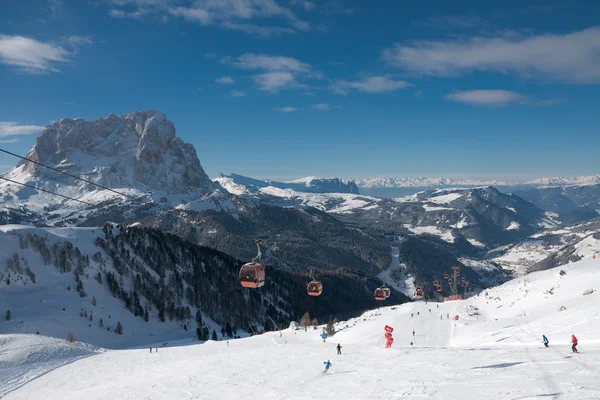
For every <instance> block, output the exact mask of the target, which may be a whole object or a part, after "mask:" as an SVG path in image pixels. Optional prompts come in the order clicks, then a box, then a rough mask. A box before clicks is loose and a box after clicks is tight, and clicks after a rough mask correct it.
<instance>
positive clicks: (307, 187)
mask: <svg viewBox="0 0 600 400" xmlns="http://www.w3.org/2000/svg"><path fill="white" fill-rule="evenodd" d="M215 182H218V183H219V184H220V185H221V186H222V187H223V188H225V189H226V190H227V191H228V192H229V193H232V194H237V195H241V194H249V193H255V192H258V191H261V189H265V188H269V187H272V188H277V189H283V190H287V189H290V190H293V191H296V192H305V193H350V194H358V186H356V183H355V182H354V181H352V180H350V181H343V180H341V179H339V178H316V177H314V176H310V177H306V178H301V179H296V180H293V181H288V182H276V181H270V180H260V179H253V178H248V177H246V176H242V175H237V174H230V175H224V174H219V176H218V177H217V178H215Z"/></svg>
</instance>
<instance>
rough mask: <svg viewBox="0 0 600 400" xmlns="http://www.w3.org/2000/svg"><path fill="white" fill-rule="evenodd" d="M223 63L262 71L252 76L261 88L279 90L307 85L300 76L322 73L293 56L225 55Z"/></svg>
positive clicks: (305, 76) (307, 76) (266, 90)
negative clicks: (302, 82) (300, 80)
mask: <svg viewBox="0 0 600 400" xmlns="http://www.w3.org/2000/svg"><path fill="white" fill-rule="evenodd" d="M221 63H223V64H229V65H231V66H233V67H234V68H238V69H244V70H249V71H261V72H262V73H260V74H255V75H252V76H251V78H252V80H253V81H254V83H255V84H256V85H257V86H258V89H259V90H262V91H265V92H273V93H274V92H277V91H279V90H282V89H290V88H297V87H305V86H306V85H303V84H301V83H299V82H298V79H300V78H319V77H321V74H320V73H319V72H318V71H315V70H314V69H313V68H312V66H311V65H310V64H307V63H304V62H302V61H300V60H297V59H295V58H292V57H284V56H274V55H268V54H253V53H246V54H243V55H241V56H239V57H236V58H232V57H224V58H222V59H221Z"/></svg>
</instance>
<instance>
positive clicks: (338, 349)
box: [337, 343, 342, 354]
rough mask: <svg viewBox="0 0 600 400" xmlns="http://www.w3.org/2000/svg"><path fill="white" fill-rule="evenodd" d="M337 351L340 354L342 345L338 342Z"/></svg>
mask: <svg viewBox="0 0 600 400" xmlns="http://www.w3.org/2000/svg"><path fill="white" fill-rule="evenodd" d="M337 353H338V354H342V346H340V344H339V343H338V345H337Z"/></svg>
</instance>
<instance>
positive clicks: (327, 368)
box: [323, 360, 332, 373]
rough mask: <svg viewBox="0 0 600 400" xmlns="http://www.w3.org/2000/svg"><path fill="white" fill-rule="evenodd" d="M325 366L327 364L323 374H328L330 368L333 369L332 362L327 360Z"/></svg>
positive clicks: (324, 362)
mask: <svg viewBox="0 0 600 400" xmlns="http://www.w3.org/2000/svg"><path fill="white" fill-rule="evenodd" d="M323 364H325V370H324V371H323V373H326V372H327V371H329V368H330V367H331V365H332V364H331V361H329V360H327V361H323Z"/></svg>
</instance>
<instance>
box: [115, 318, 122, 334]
mask: <svg viewBox="0 0 600 400" xmlns="http://www.w3.org/2000/svg"><path fill="white" fill-rule="evenodd" d="M115 332H117V333H118V334H119V335H122V334H123V325H121V321H117V329H115Z"/></svg>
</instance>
